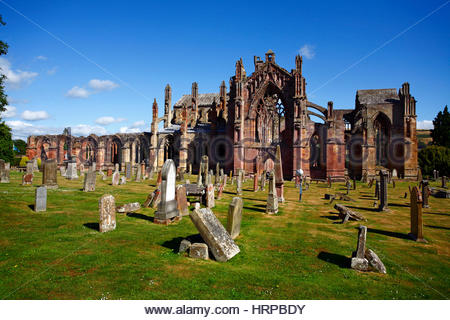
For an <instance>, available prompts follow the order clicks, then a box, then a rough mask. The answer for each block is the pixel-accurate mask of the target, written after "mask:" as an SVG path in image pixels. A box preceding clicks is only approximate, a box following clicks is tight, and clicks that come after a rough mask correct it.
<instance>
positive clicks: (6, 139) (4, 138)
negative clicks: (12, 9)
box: [0, 15, 14, 162]
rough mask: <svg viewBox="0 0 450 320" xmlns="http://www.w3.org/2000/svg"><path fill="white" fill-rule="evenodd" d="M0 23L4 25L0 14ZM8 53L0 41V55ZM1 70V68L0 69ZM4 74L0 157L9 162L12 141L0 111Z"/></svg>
mask: <svg viewBox="0 0 450 320" xmlns="http://www.w3.org/2000/svg"><path fill="white" fill-rule="evenodd" d="M0 25H3V26H4V25H5V23H4V22H3V19H2V16H1V15H0ZM7 53H8V44H7V43H5V42H3V41H0V56H1V55H5V54H7ZM0 72H2V70H0ZM5 79H6V76H5V75H4V74H3V73H1V74H0V159H3V160H5V161H6V162H11V161H12V160H13V159H14V152H13V142H12V139H11V128H10V127H8V126H7V125H6V124H5V122H3V121H2V118H1V113H2V112H3V111H5V110H6V106H7V105H8V100H7V98H6V93H5V85H4V81H5Z"/></svg>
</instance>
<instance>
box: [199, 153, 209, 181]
mask: <svg viewBox="0 0 450 320" xmlns="http://www.w3.org/2000/svg"><path fill="white" fill-rule="evenodd" d="M200 173H201V175H202V183H203V184H204V185H205V186H206V185H208V183H207V181H206V177H207V175H208V174H209V158H208V156H206V155H204V156H202V161H201V162H200V172H199V174H200Z"/></svg>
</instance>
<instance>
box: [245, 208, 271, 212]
mask: <svg viewBox="0 0 450 320" xmlns="http://www.w3.org/2000/svg"><path fill="white" fill-rule="evenodd" d="M244 209H248V210H253V211H259V212H266V210H265V209H262V208H256V207H244Z"/></svg>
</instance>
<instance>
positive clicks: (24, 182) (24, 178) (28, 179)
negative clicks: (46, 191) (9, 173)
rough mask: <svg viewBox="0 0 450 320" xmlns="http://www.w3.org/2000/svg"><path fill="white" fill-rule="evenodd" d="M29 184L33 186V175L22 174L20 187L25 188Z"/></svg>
mask: <svg viewBox="0 0 450 320" xmlns="http://www.w3.org/2000/svg"><path fill="white" fill-rule="evenodd" d="M31 184H33V174H32V173H27V174H24V175H23V176H22V185H23V186H26V185H31Z"/></svg>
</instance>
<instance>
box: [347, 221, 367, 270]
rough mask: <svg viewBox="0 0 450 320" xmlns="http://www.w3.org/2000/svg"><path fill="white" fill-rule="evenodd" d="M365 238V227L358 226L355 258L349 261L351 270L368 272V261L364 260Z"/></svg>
mask: <svg viewBox="0 0 450 320" xmlns="http://www.w3.org/2000/svg"><path fill="white" fill-rule="evenodd" d="M366 238H367V227H366V226H359V231H358V243H357V246H356V252H355V256H354V257H353V258H352V260H351V267H352V269H356V270H359V271H367V270H369V261H368V260H367V259H366V258H365V254H366Z"/></svg>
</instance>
